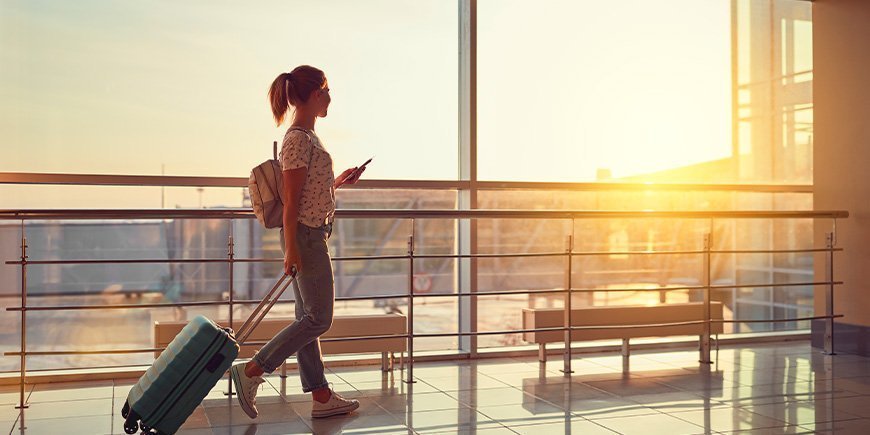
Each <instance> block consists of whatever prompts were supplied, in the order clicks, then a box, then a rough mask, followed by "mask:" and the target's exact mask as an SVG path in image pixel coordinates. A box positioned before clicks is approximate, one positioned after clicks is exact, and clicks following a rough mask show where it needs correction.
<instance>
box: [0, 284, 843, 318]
mask: <svg viewBox="0 0 870 435" xmlns="http://www.w3.org/2000/svg"><path fill="white" fill-rule="evenodd" d="M842 284H843V281H819V282H800V283H779V284H739V285H727V284H723V285H713V286H710V288H711V289H713V290H721V289H730V288H758V287H799V286H809V285H842ZM705 288H707V287H706V286H700V285H699V286H677V287H659V288H609V289H595V288H572V289H571V293H595V292H673V291H682V290H703V289H705ZM566 292H567V290H564V289H539V290H504V291H489V292H477V293H419V292H414V297H415V298H433V297H434V298H438V297H478V296H507V295H523V294H525V295H534V294H556V293H566ZM33 296H38V295H33ZM408 297H410V295H408V294H407V293H397V294H394V295H372V296H348V297H337V298H335V301H336V302H345V301H365V300H378V299H402V298H408ZM295 302H296V301H295V300H292V299H290V300H278V301H277V302H276V303H279V304H280V303H285V304H286V303H295ZM233 303H235V304H241V305H253V304H258V303H260V300H258V299H249V300H245V299H241V300H239V299H236V300H234V301H233ZM228 304H229V301H207V302H177V303H167V304H160V303H157V304H115V305H43V306H28V307H27V309H26V310H24V309H23V308H22V307H20V306H19V307H6V311H71V310H101V309H136V308H173V307H188V306H189V307H193V306H211V305H228Z"/></svg>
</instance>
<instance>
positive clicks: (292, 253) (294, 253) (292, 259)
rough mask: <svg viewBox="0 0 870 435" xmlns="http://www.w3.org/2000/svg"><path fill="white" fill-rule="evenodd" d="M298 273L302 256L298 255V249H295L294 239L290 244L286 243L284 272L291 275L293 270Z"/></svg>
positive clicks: (300, 268)
mask: <svg viewBox="0 0 870 435" xmlns="http://www.w3.org/2000/svg"><path fill="white" fill-rule="evenodd" d="M294 270H295V271H296V273H299V272H300V271H301V270H302V257H300V256H299V250H298V249H296V241H295V240H294V241H293V244H292V245H288V249H287V252H286V253H285V254H284V273H285V274H287V275H293V271H294Z"/></svg>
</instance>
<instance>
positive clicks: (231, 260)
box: [227, 219, 287, 396]
mask: <svg viewBox="0 0 870 435" xmlns="http://www.w3.org/2000/svg"><path fill="white" fill-rule="evenodd" d="M233 227H234V225H233V220H232V219H230V235H229V241H228V242H227V264H228V265H229V276H230V282H229V284H230V285H229V293H230V295H229V298H230V316H229V317H230V324H229V325H227V327H228V328H232V327H233V308H234V307H233V293H234V289H235V287H234V284H235V283H234V281H235V279H234V277H233V270H235V267H234V266H235V261H236V259H235V253H236V249H235V247H236V245H235V243H234V241H233ZM286 364H287V362H286V361H285V362H284V364H282V365H286ZM227 395H228V396H232V395H233V379H232V377H230V376H227Z"/></svg>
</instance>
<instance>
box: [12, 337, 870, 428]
mask: <svg viewBox="0 0 870 435" xmlns="http://www.w3.org/2000/svg"><path fill="white" fill-rule="evenodd" d="M697 358H698V354H697V352H694V351H670V352H655V353H640V352H635V353H634V354H633V355H632V356H631V359H630V361H629V366H628V367H625V366H624V365H623V360H622V357H620V356H618V355H613V354H607V355H591V356H590V355H583V356H582V357H581V358H576V359H575V360H574V361H573V369H574V371H575V372H574V374H573V375H572V376H571V377H570V378H568V377H565V376H564V375H563V374H562V373H561V372H560V369H561V368H562V360H561V358H553V359H552V361H551V362H549V363H548V364H546V365H545V366H542V365H539V364H538V362H537V361H536V360H535V358H521V359H517V358H505V359H496V360H492V359H486V360H479V361H476V362H467V361H465V362H440V363H417V364H415V366H414V377H415V378H416V380H417V382H416V383H414V384H406V383H404V382H403V381H402V380H401V379H400V378H399V377H400V375H401V372H399V371H398V370H397V371H396V372H394V373H393V374H392V375H390V374H382V373H381V372H380V370H379V369H378V367H376V366H366V367H362V368H361V367H356V368H351V367H336V368H334V369H332V370H330V373H328V374H327V378H328V379H329V380H330V381H332V382H333V387H334V389H335V390H336V391H338V392H340V393H343V394H344V395H345V396H347V397H354V398H357V399H359V400H360V402H361V403H362V405H361V407H360V409H359V410H358V411H357V412H355V413H353V414H351V415H348V416H340V417H332V418H328V419H319V420H312V419H311V418H310V416H309V413H310V411H311V404H310V400H311V399H310V396H308V395H304V394H302V393H301V390H300V388H299V381H298V378H297V377H296V376H295V373H291V376H290V377H289V378H288V379H286V380H282V379H281V378H280V377H278V376H276V375H275V376H270V377H268V378H267V379H268V382H267V383H266V384H264V387H263V389H262V390H260V392H259V395H258V403H259V408H260V417H259V418H257V420H250V419H248V418H247V416H245V415H244V413H243V412H242V411H241V409H239V407H238V405H237V404H236V403H235V399H231V398H227V397H226V396H224V394H223V390H224V389H225V388H226V385H227V384H226V382H225V381H222V382H221V383H219V384H218V386H217V387H216V388H215V389H214V390H213V391H212V393H211V394H210V395H209V396H208V397H207V398H206V400H205V401H204V402H203V403H202V405H201V406H200V407H198V408H197V410H196V412H195V413H194V414H193V415H192V416H191V417H190V418H189V419H188V421H187V423H185V425H184V427H183V428H182V430H181V431H180V432H179V433H184V434H193V435H200V434H245V435H252V434H287V433H317V434H334V433H356V434H375V433H378V434H380V433H403V434H405V433H411V434H413V433H486V434H498V433H505V434H512V433H519V434H535V435H541V434H549V433H574V434H578V433H582V434H612V433H627V434H635V433H637V434H668V435H673V434H695V433H727V432H734V431H739V432H741V433H837V434H853V433H854V434H870V358H863V357H858V356H854V355H837V356H834V357H827V356H824V355H822V354H820V353H819V352H818V351H817V350H814V349H811V348H810V346H809V344H808V343H797V344H782V345H763V346H762V345H758V346H753V347H749V348H746V347H743V348H736V347H732V348H722V349H721V350H720V351H719V352H718V357H717V358H716V359H717V361H716V362H715V363H714V364H713V365H711V366H703V365H700V364H699V363H698V362H697ZM131 384H132V382H131V381H116V382H112V381H106V382H90V383H84V384H71V385H61V384H54V385H37V386H36V387H35V388H30V389H29V401H28V402H29V404H30V407H29V408H28V409H27V410H26V411H25V413H24V414H23V419H22V416H19V414H18V411H17V410H16V409H15V408H14V405H15V402H16V400H17V399H18V393H17V389H11V388H6V389H3V390H0V404H2V407H0V422H2V424H5V425H6V427H7V428H10V430H11V432H10V433H21V432H22V431H21V426H22V424H23V425H24V426H25V427H26V429H25V430H24V431H23V432H27V433H38V434H59V433H76V434H103V433H123V427H122V419H121V416H120V415H119V414H120V409H121V407H122V405H123V404H124V399H125V397H126V395H127V392H128V391H129V389H130V385H131ZM283 391H286V392H287V394H282V392H283Z"/></svg>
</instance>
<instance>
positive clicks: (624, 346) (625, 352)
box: [622, 338, 631, 358]
mask: <svg viewBox="0 0 870 435" xmlns="http://www.w3.org/2000/svg"><path fill="white" fill-rule="evenodd" d="M628 340H629V339H628V338H623V339H622V357H623V358H628V357H629V356H630V355H631V348H630V347H629V344H628Z"/></svg>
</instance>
